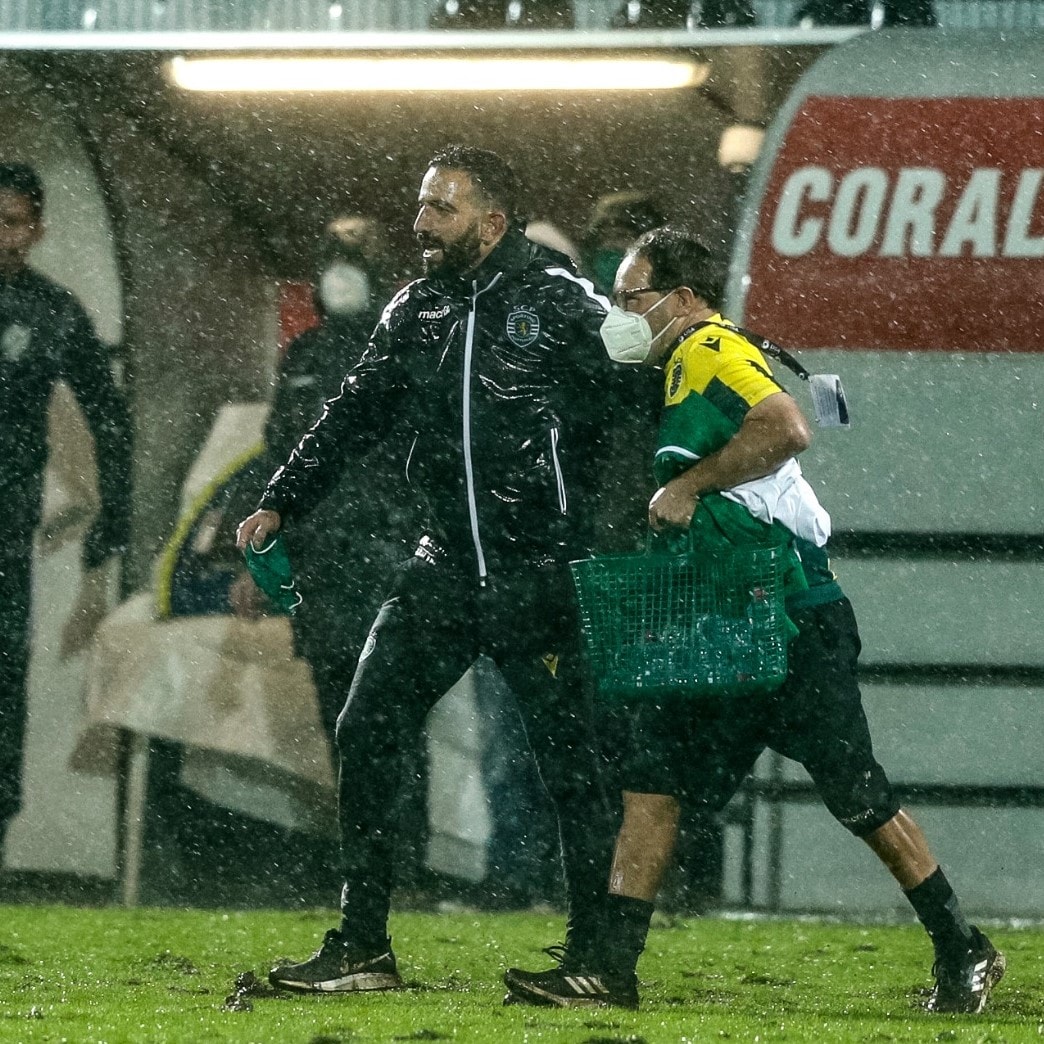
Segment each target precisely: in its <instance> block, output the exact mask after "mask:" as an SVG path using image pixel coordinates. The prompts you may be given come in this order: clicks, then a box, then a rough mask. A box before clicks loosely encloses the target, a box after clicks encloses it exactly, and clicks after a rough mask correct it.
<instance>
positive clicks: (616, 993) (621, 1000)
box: [504, 946, 638, 1011]
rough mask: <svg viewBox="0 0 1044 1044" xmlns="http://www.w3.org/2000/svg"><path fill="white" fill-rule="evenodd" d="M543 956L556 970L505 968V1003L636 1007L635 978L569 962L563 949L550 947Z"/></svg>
mask: <svg viewBox="0 0 1044 1044" xmlns="http://www.w3.org/2000/svg"><path fill="white" fill-rule="evenodd" d="M544 953H546V954H548V956H550V957H551V958H553V959H554V960H555V961H557V962H558V967H557V968H551V969H550V970H548V971H543V972H527V971H522V969H521V968H508V970H507V971H506V972H505V973H504V984H505V985H506V986H507V988H508V990H509V991H510V992H509V993H508V995H507V996H506V997H505V998H504V1003H505V1004H534V1005H537V1006H540V1007H554V1008H609V1007H617V1008H630V1009H631V1010H632V1011H633V1010H635V1009H637V1007H638V979H637V977H636V976H635V975H633V974H631V975H606V974H605V973H603V972H596V971H592V970H590V969H589V968H585V967H584V966H582V965H581V964H579V963H578V962H574V961H571V960H570V957H569V953H568V951H567V950H566V948H565V947H564V946H549V947H547V949H546V950H544Z"/></svg>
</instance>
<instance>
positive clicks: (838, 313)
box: [744, 96, 1044, 352]
mask: <svg viewBox="0 0 1044 1044" xmlns="http://www.w3.org/2000/svg"><path fill="white" fill-rule="evenodd" d="M748 274H749V277H750V283H749V286H748V292H747V297H746V306H745V309H744V323H745V325H747V326H748V327H750V328H751V329H754V330H757V331H759V332H764V333H766V334H768V335H769V336H774V337H779V338H781V339H783V340H785V341H786V343H787V344H790V345H793V346H794V347H796V348H854V349H894V350H940V351H962V352H996V351H1030V352H1040V351H1044V98H846V97H816V96H810V97H808V98H807V99H805V101H804V103H803V104H802V106H801V108H800V110H799V111H798V112H797V114H796V115H795V117H794V120H793V122H792V123H791V124H790V126H789V128H788V129H787V131H786V136H785V138H784V140H783V143H782V146H781V148H780V150H779V152H778V153H777V155H776V160H775V165H774V167H773V169H772V173H771V176H770V178H769V182H768V185H767V188H766V193H765V196H764V200H763V202H762V204H761V207H760V212H759V216H758V223H757V227H756V231H755V236H754V242H753V248H752V252H751V256H750V263H749V266H748Z"/></svg>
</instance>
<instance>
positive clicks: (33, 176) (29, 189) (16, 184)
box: [0, 163, 44, 221]
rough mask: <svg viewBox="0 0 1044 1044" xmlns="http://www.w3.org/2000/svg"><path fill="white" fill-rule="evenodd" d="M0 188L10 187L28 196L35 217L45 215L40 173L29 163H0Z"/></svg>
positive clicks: (38, 218) (13, 190)
mask: <svg viewBox="0 0 1044 1044" xmlns="http://www.w3.org/2000/svg"><path fill="white" fill-rule="evenodd" d="M0 189H10V190H11V191H12V192H18V193H20V194H21V195H23V196H26V197H28V199H29V206H30V207H31V208H32V211H33V217H34V218H35V219H36V220H37V221H39V220H40V218H41V217H43V209H44V190H43V182H42V181H41V180H40V175H39V174H37V173H36V169H35V168H34V167H30V166H29V164H28V163H0Z"/></svg>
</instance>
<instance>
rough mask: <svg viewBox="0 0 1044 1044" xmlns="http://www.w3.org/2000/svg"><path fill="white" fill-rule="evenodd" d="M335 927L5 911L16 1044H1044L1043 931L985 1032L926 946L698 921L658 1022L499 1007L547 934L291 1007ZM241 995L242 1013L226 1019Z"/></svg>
mask: <svg viewBox="0 0 1044 1044" xmlns="http://www.w3.org/2000/svg"><path fill="white" fill-rule="evenodd" d="M332 923H334V922H333V918H332V917H331V916H330V915H329V914H328V913H325V912H323V913H308V914H301V913H287V912H257V911H252V912H230V913H220V912H217V913H215V912H213V911H179V910H167V909H145V910H122V909H116V908H112V909H77V908H72V907H57V906H7V907H0V1040H2V1041H18V1042H21V1041H55V1042H59V1041H68V1042H75V1044H95V1042H102V1041H104V1042H106V1044H122V1042H134V1044H139V1042H177V1044H186V1042H191V1044H196V1042H200V1044H202V1042H210V1041H214V1042H218V1041H221V1042H224V1041H229V1042H233V1041H234V1042H274V1044H340V1042H345V1044H348V1042H351V1044H356V1042H364V1041H381V1042H384V1041H437V1040H454V1041H474V1042H480V1044H513V1042H516V1041H517V1042H523V1041H554V1042H569V1044H625V1042H626V1044H640V1042H648V1044H654V1042H661V1041H663V1042H674V1041H677V1042H683V1041H719V1040H721V1041H725V1040H732V1041H783V1040H786V1041H814V1042H817V1044H818V1042H830V1041H857V1042H865V1044H871V1042H872V1044H881V1042H888V1041H896V1042H907V1041H914V1042H916V1041H925V1042H928V1041H931V1042H936V1041H966V1042H977V1044H1001V1042H1012V1044H1014V1042H1017V1041H1031V1040H1032V1041H1036V1042H1038V1044H1039V1042H1040V1041H1042V1040H1044V930H1042V929H1040V928H1025V929H991V930H990V934H991V937H992V938H993V939H994V941H995V942H996V943H997V944H998V945H1000V946H1001V948H1003V949H1004V950H1005V951H1006V952H1007V954H1008V961H1009V971H1008V975H1007V977H1006V978H1005V980H1004V981H1003V983H1002V984H1001V985H1000V986H999V987H998V989H997V991H996V993H995V994H994V999H993V1003H992V1004H991V1006H990V1010H989V1013H988V1014H987V1015H985V1016H979V1017H971V1016H946V1017H940V1016H930V1015H927V1014H925V1013H924V1012H922V1011H920V1010H918V1008H917V1003H918V1002H919V1001H920V1000H921V998H920V997H919V996H918V992H919V991H920V990H923V989H925V988H926V987H927V985H928V981H929V967H928V966H929V964H930V951H929V947H928V945H927V942H926V941H925V938H924V936H923V935H922V933H921V932H920V930H919V929H918V928H916V927H914V926H888V925H875V926H868V927H861V926H853V925H840V924H824V923H812V922H805V921H770V922H764V921H759V922H753V923H752V922H743V921H734V920H722V919H716V918H708V919H702V920H700V919H691V920H688V921H683V922H680V923H678V924H676V925H674V926H672V927H664V928H658V929H655V930H654V931H653V933H652V935H651V937H650V945H649V948H648V950H647V952H646V955H645V957H644V958H643V961H642V966H641V969H640V970H641V978H642V984H643V985H642V1010H641V1011H640V1012H637V1013H632V1012H626V1011H616V1010H609V1011H597V1012H590V1011H589V1012H581V1011H557V1010H551V1009H538V1008H525V1007H508V1008H505V1007H503V1006H502V1005H501V999H502V997H503V993H504V990H503V987H502V986H501V985H500V975H501V973H502V971H503V969H504V968H505V967H507V966H508V965H509V964H519V965H522V966H530V967H533V966H539V965H541V964H542V963H543V961H544V960H546V958H544V957H543V955H542V954H540V952H539V951H540V947H541V946H543V945H546V944H548V943H550V942H553V941H555V939H556V938H558V937H559V935H560V933H561V931H562V920H561V918H560V917H557V916H547V915H538V914H467V913H454V914H421V913H414V914H400V915H398V916H397V917H396V918H395V919H394V921H393V925H392V930H393V932H394V936H395V939H394V945H395V949H396V952H397V953H398V955H399V963H400V970H401V972H402V974H403V976H404V978H405V979H406V981H407V982H408V984H409V989H408V990H406V991H404V992H402V993H392V994H379V995H370V996H359V997H343V996H342V997H336V996H334V997H296V996H293V997H291V996H278V995H274V994H272V993H271V992H270V991H268V990H267V989H265V988H264V987H260V988H258V987H252V986H251V985H250V983H249V980H240V982H241V985H242V987H243V988H241V989H240V990H239V991H238V994H236V989H235V986H236V979H237V976H240V975H241V974H243V973H245V972H248V971H253V972H255V973H256V974H257V976H258V979H259V981H260V982H261V983H263V982H264V972H265V971H266V970H267V968H268V966H269V964H270V963H272V960H273V958H276V957H283V956H290V957H294V958H301V957H304V956H306V955H307V954H308V953H310V952H311V951H312V950H313V949H315V947H316V946H317V945H318V942H319V940H320V938H321V936H322V932H323V930H324V929H325V928H328V927H330V925H331V924H332ZM232 995H235V996H234V997H233V999H232V1002H231V1003H226V1000H227V999H228V998H230V996H232Z"/></svg>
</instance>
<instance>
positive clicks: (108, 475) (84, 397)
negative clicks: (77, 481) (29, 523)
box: [62, 306, 132, 569]
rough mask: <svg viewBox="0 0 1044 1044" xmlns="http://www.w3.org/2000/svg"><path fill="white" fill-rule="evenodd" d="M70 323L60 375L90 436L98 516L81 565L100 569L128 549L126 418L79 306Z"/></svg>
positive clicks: (103, 353) (101, 349)
mask: <svg viewBox="0 0 1044 1044" xmlns="http://www.w3.org/2000/svg"><path fill="white" fill-rule="evenodd" d="M75 312H76V313H77V314H75V315H74V316H73V317H72V321H71V323H70V334H69V336H68V337H67V339H66V341H65V344H64V345H63V348H64V356H63V364H62V375H63V377H64V378H65V380H66V381H68V383H69V386H70V387H71V388H72V390H73V394H74V395H75V396H76V401H77V402H78V403H79V404H80V408H81V409H82V410H83V412H84V416H85V417H86V418H87V425H88V427H89V428H90V431H91V435H92V436H93V437H94V449H95V458H96V460H97V466H98V492H99V494H100V497H101V512H100V513H99V515H98V518H97V519H96V520H95V522H94V524H93V525H92V526H91V528H90V530H89V531H88V533H87V536H86V538H85V539H84V544H83V563H84V565H85V566H86V567H87V568H88V569H95V568H97V567H98V566H100V565H102V564H103V563H104V562H105V560H106V559H107V558H108V557H109V556H110V555H115V554H121V553H122V552H124V551H125V550H126V549H127V544H128V541H129V537H130V507H131V464H132V452H131V449H132V430H131V419H130V413H129V411H128V409H127V404H126V402H125V401H124V398H123V395H122V394H121V393H120V391H119V389H118V388H117V387H116V382H115V381H114V380H113V376H112V370H111V369H110V366H109V357H108V351H107V349H106V347H105V345H104V344H103V343H102V342H101V340H100V339H99V338H98V336H97V335H96V334H95V332H94V328H93V326H92V325H91V321H90V319H88V317H87V315H86V313H84V312H83V311H82V310H81V309H80V308H79V306H76V307H75Z"/></svg>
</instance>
